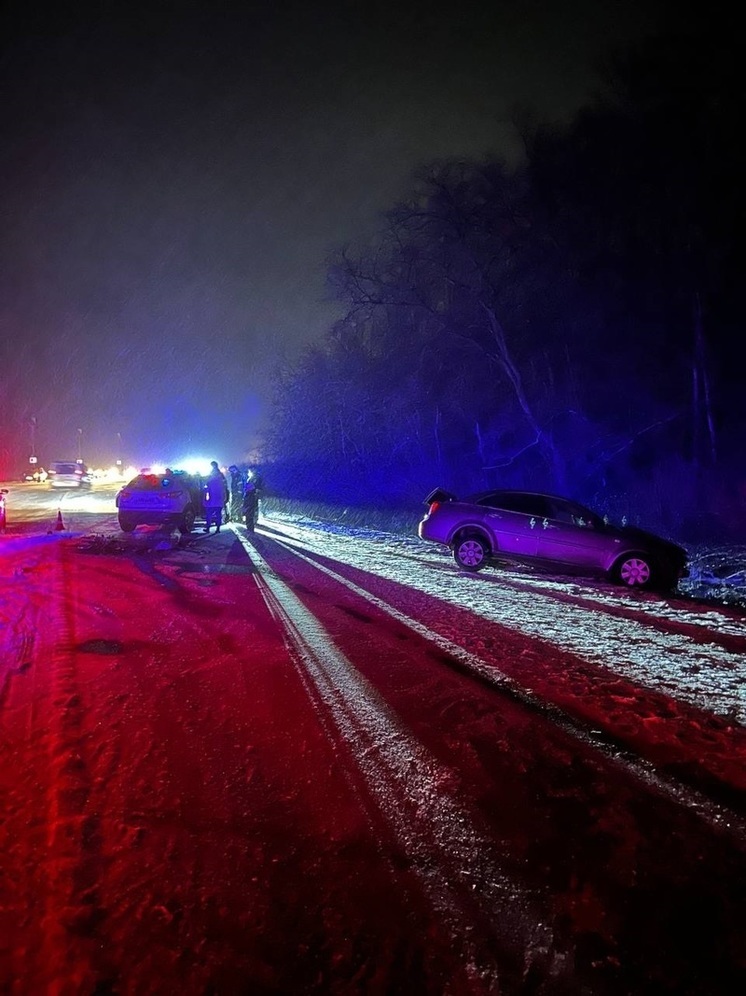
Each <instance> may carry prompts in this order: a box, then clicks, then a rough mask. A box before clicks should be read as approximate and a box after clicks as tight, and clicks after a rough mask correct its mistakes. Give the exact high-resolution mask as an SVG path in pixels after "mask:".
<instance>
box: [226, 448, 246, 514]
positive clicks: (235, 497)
mask: <svg viewBox="0 0 746 996" xmlns="http://www.w3.org/2000/svg"><path fill="white" fill-rule="evenodd" d="M228 473H229V474H230V475H231V476H230V481H229V485H230V489H231V501H230V513H231V522H240V521H241V513H242V507H241V504H242V501H243V486H244V480H243V475H242V473H241V471H240V470H239V469H238V467H237V466H236V465H235V463H232V464H231V465H230V467H229V468H228Z"/></svg>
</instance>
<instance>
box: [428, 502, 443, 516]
mask: <svg viewBox="0 0 746 996" xmlns="http://www.w3.org/2000/svg"><path fill="white" fill-rule="evenodd" d="M439 508H440V502H439V501H434V502H433V503H432V505H431V506H430V508H429V509H428V510H427V514H428V515H432V514H433V513H434V512H437V511H438V509H439Z"/></svg>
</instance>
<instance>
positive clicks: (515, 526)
mask: <svg viewBox="0 0 746 996" xmlns="http://www.w3.org/2000/svg"><path fill="white" fill-rule="evenodd" d="M426 504H427V505H429V508H428V511H427V513H426V514H425V516H424V518H423V519H422V520H421V522H420V524H419V526H418V534H419V536H420V538H421V539H424V540H432V541H433V542H435V543H442V544H444V545H445V546H447V547H449V548H450V549H451V551H452V552H453V558H454V560H455V561H456V564H457V565H458V566H459V567H461V568H463V569H464V570H466V571H479V570H481V569H482V568H483V567H485V566H486V565H487V564H488V563H490V562H495V561H499V560H508V561H519V562H532V563H544V564H546V565H551V566H554V567H555V568H556V567H560V568H562V567H565V568H567V569H572V570H573V571H574V572H576V573H577V572H580V573H584V574H592V575H598V574H601V575H604V576H606V577H608V578H610V579H611V580H612V581H614V582H615V583H617V584H621V585H624V586H625V587H627V588H653V589H657V590H668V589H670V588H673V587H675V586H676V583H677V581H678V579H679V578H681V577H685V576H686V574H687V568H686V563H687V553H686V550H684V549H683V548H682V547H680V546H677V545H676V544H675V543H671V542H670V541H668V540H665V539H662V538H661V537H659V536H655V535H654V534H653V533H649V532H645V531H644V530H642V529H637V528H633V527H630V526H625V527H621V528H620V527H617V526H613V525H611V524H609V523H608V522H606V521H605V520H604V519H603V518H601V516H600V515H598V514H596V513H595V512H592V511H590V509H588V508H585V507H584V506H583V505H579V504H578V503H577V502H575V501H570V500H568V499H567V498H558V497H556V496H554V495H545V494H534V493H531V492H526V491H486V492H482V493H480V494H475V495H471V496H469V497H466V498H457V497H456V496H455V495H453V494H451V493H450V492H448V491H443V490H442V489H440V488H438V489H436V490H435V491H433V492H432V493H431V494H430V495H428V497H427V499H426Z"/></svg>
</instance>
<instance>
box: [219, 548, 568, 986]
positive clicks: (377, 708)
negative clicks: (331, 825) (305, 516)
mask: <svg viewBox="0 0 746 996" xmlns="http://www.w3.org/2000/svg"><path fill="white" fill-rule="evenodd" d="M237 535H238V536H239V539H240V541H241V543H242V545H243V546H244V548H245V549H246V552H247V553H248V554H249V556H250V558H251V560H252V561H254V563H256V564H257V565H258V567H259V573H258V574H257V575H255V577H256V581H257V584H258V585H259V587H260V590H261V592H262V594H263V596H264V598H265V600H266V602H267V605H268V607H269V609H270V611H271V612H272V614H273V616H274V617H275V618H276V619H277V620H278V621H279V622H280V623H281V624H282V626H283V629H284V631H285V633H286V634H287V641H288V647H289V649H290V651H291V653H292V656H293V658H294V659H295V661H296V666H297V668H298V669H299V671H300V672H301V676H302V678H303V679H304V683H305V684H306V685H307V686H308V687H310V688H311V691H312V696H313V699H315V700H316V702H317V703H318V704H320V707H321V708H322V709H323V710H324V712H325V713H326V714H327V716H328V717H330V718H331V719H332V721H333V723H334V726H335V728H336V730H337V731H338V734H339V736H340V737H341V738H342V740H343V741H344V742H345V743H346V745H347V747H348V749H349V750H351V752H352V754H353V756H354V757H355V761H356V764H357V766H358V768H359V771H360V772H361V774H362V777H363V779H364V782H365V785H366V787H367V790H368V792H369V794H370V796H371V798H372V799H373V800H374V802H375V803H376V805H377V808H378V810H379V811H380V813H381V815H382V816H383V818H384V819H385V821H386V823H387V824H388V826H389V828H390V829H391V831H392V832H393V834H394V837H395V839H396V841H397V843H398V846H399V847H400V849H401V850H402V852H403V853H404V854H405V855H406V858H407V860H408V861H409V863H410V866H411V870H412V872H413V874H414V875H415V876H416V878H417V881H418V883H419V886H420V889H421V891H422V892H423V894H424V895H425V896H426V897H427V899H428V900H429V902H430V904H431V906H432V908H433V910H434V911H435V912H436V914H437V915H438V917H439V918H441V920H443V921H445V922H446V923H447V924H448V925H449V928H450V931H451V935H452V942H453V944H454V946H455V947H457V948H458V950H459V952H460V960H461V961H462V962H463V963H464V964H466V965H467V966H470V968H471V972H472V973H473V976H474V978H478V979H479V980H480V991H482V992H485V991H487V992H489V991H492V990H493V988H494V990H495V991H498V990H499V986H500V979H501V976H502V973H503V972H504V971H506V970H507V971H508V972H511V973H516V972H517V973H519V974H520V973H521V972H522V971H524V968H525V963H527V962H528V963H530V962H531V961H532V959H533V960H534V961H536V960H538V959H544V960H545V961H546V962H547V964H545V965H544V966H543V970H544V971H545V972H546V973H547V974H550V973H551V971H552V969H551V964H550V963H551V960H552V952H553V937H552V936H551V930H550V928H549V927H548V926H547V924H548V923H549V922H550V920H551V916H550V914H549V911H548V909H545V908H544V907H543V901H542V898H541V897H540V896H538V895H536V894H534V893H530V892H529V891H528V890H526V889H525V888H524V887H522V886H521V885H520V884H519V883H518V882H516V881H513V880H511V879H510V878H509V877H508V876H507V875H506V874H505V873H504V871H503V870H502V868H501V863H500V859H499V857H498V855H497V854H496V853H495V852H494V846H493V844H492V843H491V841H490V840H489V839H488V838H487V836H486V834H485V833H483V832H482V831H481V830H480V829H479V828H478V827H477V825H476V824H475V823H474V822H473V820H472V817H471V815H470V814H469V813H468V812H467V811H466V810H465V809H462V808H461V806H460V805H459V804H458V802H456V801H455V800H454V799H453V798H452V797H451V795H450V794H449V793H448V792H447V791H446V790H445V789H444V788H443V785H446V784H448V782H449V778H448V773H447V771H446V770H445V769H444V768H443V767H442V766H441V765H440V763H439V762H438V761H437V760H436V759H435V758H434V757H433V756H432V755H430V754H429V753H428V752H427V751H426V750H425V749H424V748H423V747H422V745H421V744H419V743H418V742H417V741H416V740H415V739H414V738H413V737H411V735H410V734H408V733H407V731H406V730H405V729H404V728H403V726H402V724H401V722H400V721H399V719H398V717H397V716H396V715H395V714H394V713H393V712H392V711H391V709H390V708H389V707H388V706H387V704H386V703H385V702H384V700H383V699H382V698H381V697H380V696H379V695H378V693H377V692H376V691H375V689H374V688H373V687H372V686H371V685H370V683H369V682H368V681H367V680H366V679H365V678H364V677H363V676H362V675H361V674H360V672H359V671H357V669H356V668H355V667H354V665H353V664H352V662H351V661H350V660H349V659H348V658H347V657H345V656H344V654H342V653H341V652H340V651H339V650H338V648H337V647H336V646H335V645H334V643H333V642H332V641H331V639H330V638H329V636H328V635H327V633H326V632H325V631H324V629H323V627H322V626H321V625H320V623H319V622H318V620H317V619H316V618H315V617H314V616H313V614H312V613H311V612H310V611H309V610H308V609H306V607H305V606H304V605H303V603H302V602H301V601H300V599H299V598H298V597H297V596H296V595H295V593H294V592H293V591H292V590H291V589H290V588H289V587H288V586H287V585H286V584H285V582H284V581H282V580H281V579H280V577H279V576H278V575H277V574H276V573H275V571H274V570H273V569H272V568H271V566H270V565H269V564H268V563H267V561H266V560H265V559H264V558H263V557H262V556H261V554H260V553H259V552H258V551H257V550H256V548H255V547H254V546H252V545H251V544H250V543H249V541H248V540H247V539H246V538H245V536H244V535H243V534H242V533H241V532H238V531H237ZM413 828H415V832H413ZM480 918H481V919H482V921H483V922H482V928H483V927H484V921H485V920H486V921H487V922H488V923H489V924H491V925H492V926H493V929H494V928H496V927H498V928H499V931H500V936H499V937H497V938H495V937H493V938H492V944H491V945H489V944H488V945H485V944H480V943H479V938H478V936H475V935H477V934H478V931H477V930H476V927H477V924H478V923H479V920H480ZM496 947H497V948H498V949H499V953H498V952H495V948H496ZM493 952H494V953H493ZM532 967H533V970H536V969H537V968H538V966H532ZM539 971H541V969H539ZM485 986H486V987H487V988H486V989H485Z"/></svg>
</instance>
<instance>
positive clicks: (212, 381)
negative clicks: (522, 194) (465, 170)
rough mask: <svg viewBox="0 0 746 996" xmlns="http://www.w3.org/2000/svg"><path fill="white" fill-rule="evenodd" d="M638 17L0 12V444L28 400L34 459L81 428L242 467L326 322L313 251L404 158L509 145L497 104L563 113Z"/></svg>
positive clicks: (203, 7) (364, 224)
mask: <svg viewBox="0 0 746 996" xmlns="http://www.w3.org/2000/svg"><path fill="white" fill-rule="evenodd" d="M652 10H653V7H652V5H651V4H649V3H642V2H640V3H633V2H626V3H623V2H612V0H575V2H571V3H562V4H560V3H558V2H556V0H534V2H530V0H506V2H499V0H495V2H492V3H490V4H482V5H476V4H475V5H468V6H466V7H464V6H463V5H459V4H452V5H450V6H449V8H448V10H447V12H444V11H443V10H442V9H440V8H439V7H438V6H437V5H435V4H433V3H413V2H409V3H406V2H404V3H399V4H395V3H376V2H368V3H357V2H352V0H350V2H347V3H345V2H343V0H336V2H335V3H323V2H322V3H320V4H311V3H307V2H305V3H303V2H282V0H274V2H272V3H269V2H268V3H266V4H251V3H240V4H223V3H211V4H197V3H186V2H182V3H171V4H167V3H157V2H153V3H150V4H147V5H143V6H141V7H140V6H138V5H137V4H131V3H107V2H100V3H98V4H95V5H92V4H91V5H86V4H85V3H80V4H76V5H73V6H71V8H70V11H69V12H68V13H65V12H63V11H62V8H58V9H57V11H56V12H55V13H49V12H48V10H47V8H46V7H43V6H36V5H31V4H28V3H16V4H13V3H11V4H6V16H5V21H4V24H3V31H2V34H3V38H4V43H3V59H2V71H1V75H2V88H3V95H4V96H3V111H2V128H3V132H2V139H3V142H2V165H1V170H2V191H1V193H0V200H1V202H2V219H3V238H2V259H1V262H2V272H1V273H0V281H1V286H0V321H1V323H2V328H1V330H0V360H1V361H2V366H1V368H0V377H1V378H2V379H1V381H0V382H1V383H2V395H3V397H4V399H5V404H6V407H8V408H10V411H9V412H8V411H7V410H6V412H5V415H4V425H5V428H6V430H10V434H9V435H10V438H9V439H7V438H6V440H5V447H6V460H7V459H9V458H8V453H10V458H12V460H13V461H14V462H15V464H18V465H19V466H23V465H25V463H26V461H27V458H28V455H29V429H28V425H29V420H30V418H31V416H32V415H36V416H37V419H38V430H37V432H36V450H37V453H38V455H39V456H40V458H41V461H42V462H43V463H44V462H49V461H50V460H52V459H58V458H65V457H70V456H76V455H77V447H78V441H79V439H80V440H81V441H82V448H83V455H84V457H86V458H87V459H88V460H89V461H91V462H95V463H103V462H111V461H113V460H114V459H115V458H116V457H122V458H124V459H125V460H126V461H127V462H129V461H132V462H135V463H137V464H138V465H140V464H144V463H149V462H154V461H156V460H166V461H169V462H172V461H175V460H178V459H179V458H181V457H184V456H186V455H188V454H195V453H200V454H203V455H206V456H208V457H209V458H212V457H213V456H215V457H217V458H218V459H220V460H222V461H225V462H230V461H233V460H241V459H244V458H245V457H246V456H247V454H248V451H249V450H250V449H251V447H252V446H253V445H255V443H256V442H257V436H256V433H257V426H258V421H259V417H260V414H261V411H262V406H263V404H264V403H265V402H266V398H267V393H268V371H269V370H270V369H271V368H272V366H273V365H274V364H275V363H276V362H277V361H279V360H282V359H283V358H289V359H292V358H293V357H295V356H297V355H298V353H299V351H300V350H301V349H302V348H303V346H304V345H305V344H308V343H311V342H314V341H318V340H319V339H320V338H321V337H322V336H323V334H324V332H325V330H326V329H327V328H328V326H329V324H330V323H331V321H333V319H334V317H335V316H336V314H337V311H336V309H335V306H334V304H333V303H332V302H330V301H328V300H326V299H325V295H326V291H325V285H324V277H325V269H326V258H327V255H328V253H329V251H330V250H331V249H333V248H334V247H336V246H339V245H342V244H346V243H350V242H352V243H354V242H355V241H357V240H365V239H367V238H372V237H373V235H374V233H375V230H376V227H377V224H378V216H379V215H380V213H381V212H383V211H385V210H387V209H388V208H389V207H391V206H392V205H393V204H394V202H395V201H396V200H397V198H398V197H400V196H402V195H403V194H404V193H405V192H406V190H407V187H408V183H409V179H410V177H411V174H412V172H413V170H414V169H415V168H416V167H417V166H418V165H419V164H421V163H422V162H425V161H428V160H430V159H433V158H436V157H443V156H464V157H477V158H478V157H481V156H482V155H484V154H485V153H492V154H494V155H497V156H501V157H504V158H506V159H508V160H514V159H515V157H516V156H517V155H519V154H520V149H519V144H518V142H517V137H516V133H515V130H514V128H513V125H512V124H511V118H512V114H513V111H514V110H515V109H516V108H531V109H532V110H533V111H534V112H535V113H536V115H537V116H538V117H539V118H540V119H541V120H562V119H565V118H567V117H568V116H569V115H571V114H572V113H573V112H574V111H575V110H576V109H577V108H578V107H579V106H580V105H581V104H583V103H584V102H586V101H588V100H589V99H590V97H591V96H592V95H593V94H594V93H595V92H596V91H597V88H598V87H599V85H600V77H599V76H598V75H597V73H596V69H597V67H598V65H599V63H600V62H601V61H602V60H603V58H604V56H605V53H606V52H607V50H608V48H609V46H615V45H623V44H625V43H627V42H629V41H632V40H635V39H639V38H641V37H643V36H644V35H646V34H648V33H650V32H652V31H653V30H655V29H656V27H657V26H658V25H657V18H659V17H660V14H657V15H654V14H653V13H652ZM79 429H80V430H82V432H80V433H79V432H78V430H79ZM118 437H121V440H122V443H121V446H120V445H119V442H118ZM120 451H121V452H120Z"/></svg>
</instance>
